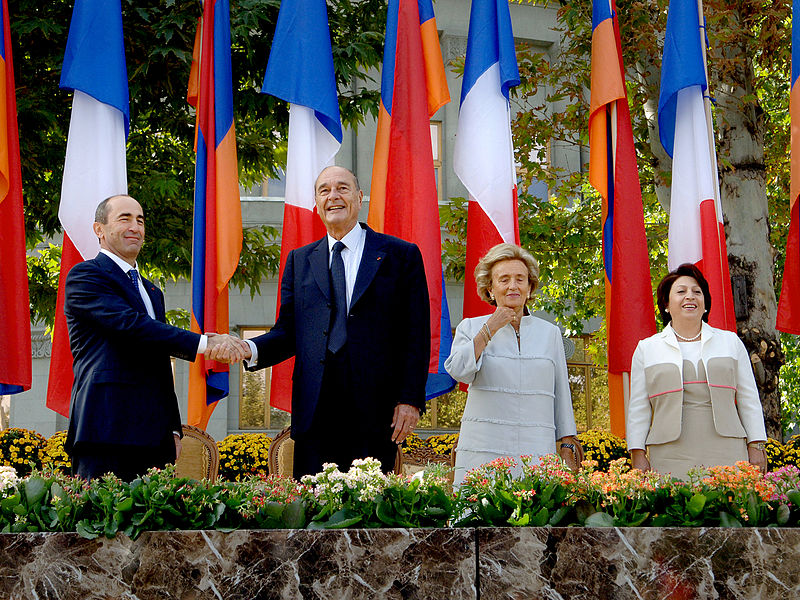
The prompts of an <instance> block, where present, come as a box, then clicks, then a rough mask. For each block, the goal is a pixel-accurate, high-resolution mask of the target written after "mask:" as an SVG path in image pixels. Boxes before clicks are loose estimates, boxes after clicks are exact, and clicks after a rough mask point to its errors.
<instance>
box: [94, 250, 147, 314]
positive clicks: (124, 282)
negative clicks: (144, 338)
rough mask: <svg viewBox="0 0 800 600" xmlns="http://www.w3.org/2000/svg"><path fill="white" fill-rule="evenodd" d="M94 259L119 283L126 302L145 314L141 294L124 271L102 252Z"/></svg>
mask: <svg viewBox="0 0 800 600" xmlns="http://www.w3.org/2000/svg"><path fill="white" fill-rule="evenodd" d="M95 261H96V262H97V264H98V265H100V267H101V268H102V269H103V270H104V271H105V272H106V273H108V275H109V277H111V279H113V280H114V281H116V282H117V283H119V286H120V289H121V290H122V295H123V297H124V298H126V299H127V300H128V302H130V303H131V305H132V306H133V308H135V309H136V310H138V311H139V312H142V313H144V314H147V309H146V308H145V306H144V301H143V300H142V296H141V295H140V294H139V292H138V291H137V290H136V288H134V287H133V283H131V280H130V278H129V277H128V275H127V274H126V273H123V271H122V269H120V268H119V265H117V264H116V263H115V262H114V261H113V260H111V259H110V258H108V257H107V256H106V255H105V254H103V253H102V252H101V253H100V254H98V255H97V257H96V258H95ZM151 285H152V284H151ZM145 287H146V286H145ZM154 306H155V304H154Z"/></svg>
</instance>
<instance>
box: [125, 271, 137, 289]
mask: <svg viewBox="0 0 800 600" xmlns="http://www.w3.org/2000/svg"><path fill="white" fill-rule="evenodd" d="M128 277H130V278H131V283H132V284H133V287H134V288H135V289H136V291H137V292H138V291H139V271H137V270H136V269H131V270H130V271H128Z"/></svg>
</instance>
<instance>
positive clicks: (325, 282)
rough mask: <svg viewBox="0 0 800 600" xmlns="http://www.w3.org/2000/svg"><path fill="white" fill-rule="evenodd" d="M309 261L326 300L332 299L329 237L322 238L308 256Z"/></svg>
mask: <svg viewBox="0 0 800 600" xmlns="http://www.w3.org/2000/svg"><path fill="white" fill-rule="evenodd" d="M308 262H309V263H310V265H311V273H312V274H313V275H314V281H316V282H317V285H318V286H319V289H320V290H321V291H322V295H323V296H325V299H326V300H330V293H331V278H330V274H329V269H328V237H327V236H325V237H324V238H322V239H321V240H320V241H319V242H318V243H317V245H316V247H315V248H314V249H313V250H312V251H311V254H310V255H309V257H308Z"/></svg>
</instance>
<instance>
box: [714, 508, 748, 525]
mask: <svg viewBox="0 0 800 600" xmlns="http://www.w3.org/2000/svg"><path fill="white" fill-rule="evenodd" d="M719 524H720V526H721V527H741V526H742V524H741V523H740V522H739V520H738V519H737V518H736V517H734V516H733V515H731V514H730V513H727V512H725V511H724V510H722V511H720V513H719Z"/></svg>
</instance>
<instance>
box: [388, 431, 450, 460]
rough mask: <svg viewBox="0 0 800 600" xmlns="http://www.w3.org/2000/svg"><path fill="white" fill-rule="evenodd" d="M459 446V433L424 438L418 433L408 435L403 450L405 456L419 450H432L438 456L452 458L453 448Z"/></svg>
mask: <svg viewBox="0 0 800 600" xmlns="http://www.w3.org/2000/svg"><path fill="white" fill-rule="evenodd" d="M456 444H458V433H457V432H455V433H442V434H438V435H432V436H430V437H428V438H422V437H420V436H419V435H417V434H416V433H413V432H412V433H410V434H408V437H406V439H405V441H404V442H403V445H402V449H403V453H404V454H409V453H411V452H413V451H414V450H416V449H417V448H430V449H431V450H433V451H434V452H435V453H436V454H441V455H442V456H450V453H451V452H452V451H453V448H455V447H456Z"/></svg>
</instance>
